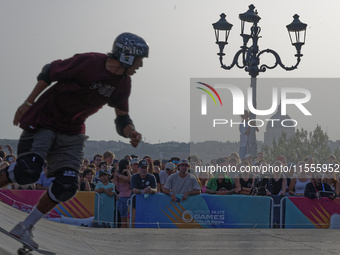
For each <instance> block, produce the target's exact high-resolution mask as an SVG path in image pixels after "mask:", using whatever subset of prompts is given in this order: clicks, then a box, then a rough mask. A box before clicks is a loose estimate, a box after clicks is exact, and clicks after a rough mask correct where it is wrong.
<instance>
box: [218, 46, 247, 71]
mask: <svg viewBox="0 0 340 255" xmlns="http://www.w3.org/2000/svg"><path fill="white" fill-rule="evenodd" d="M243 52H244V50H243V49H240V50H239V51H238V52H236V54H235V56H234V59H233V62H232V63H231V65H230V66H226V65H225V64H223V56H224V54H218V55H219V56H220V63H221V68H223V69H226V70H230V69H231V68H233V67H234V66H235V65H236V66H237V67H238V68H241V69H243V68H244V67H245V65H243V66H240V65H239V63H238V59H239V57H240V55H241V54H242V53H243ZM243 62H244V61H243Z"/></svg>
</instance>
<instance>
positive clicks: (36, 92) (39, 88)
mask: <svg viewBox="0 0 340 255" xmlns="http://www.w3.org/2000/svg"><path fill="white" fill-rule="evenodd" d="M47 87H48V84H47V83H46V82H45V81H43V80H40V81H38V83H37V84H36V85H35V87H34V89H33V90H32V92H31V94H29V96H28V97H27V99H26V101H25V102H24V103H23V104H22V105H21V106H19V108H18V110H17V111H16V113H15V116H14V120H13V124H14V125H15V126H17V125H18V124H19V123H20V120H21V118H22V116H24V114H25V113H26V112H27V111H28V109H29V108H30V107H31V105H30V104H33V103H34V101H35V99H36V98H37V97H38V96H39V95H40V93H41V92H43V91H44V90H45V89H46V88H47Z"/></svg>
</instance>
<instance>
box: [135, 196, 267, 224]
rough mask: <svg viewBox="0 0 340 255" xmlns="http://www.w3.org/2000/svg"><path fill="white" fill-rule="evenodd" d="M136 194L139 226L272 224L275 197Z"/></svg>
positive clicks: (136, 221)
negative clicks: (272, 208) (272, 203)
mask: <svg viewBox="0 0 340 255" xmlns="http://www.w3.org/2000/svg"><path fill="white" fill-rule="evenodd" d="M177 198H178V201H177V202H172V201H171V200H170V197H169V196H167V195H164V194H157V195H149V196H148V197H144V195H136V210H135V224H134V225H135V227H136V228H269V226H270V212H271V198H270V197H252V196H243V195H230V196H219V195H207V194H201V195H199V196H189V197H188V199H187V200H185V201H182V195H177Z"/></svg>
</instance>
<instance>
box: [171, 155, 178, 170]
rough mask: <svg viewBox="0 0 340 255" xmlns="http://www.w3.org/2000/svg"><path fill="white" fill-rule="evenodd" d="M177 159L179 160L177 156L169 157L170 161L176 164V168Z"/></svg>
mask: <svg viewBox="0 0 340 255" xmlns="http://www.w3.org/2000/svg"><path fill="white" fill-rule="evenodd" d="M179 160H180V158H179V157H172V158H171V159H170V162H172V163H174V164H175V166H176V168H177V166H178V163H179Z"/></svg>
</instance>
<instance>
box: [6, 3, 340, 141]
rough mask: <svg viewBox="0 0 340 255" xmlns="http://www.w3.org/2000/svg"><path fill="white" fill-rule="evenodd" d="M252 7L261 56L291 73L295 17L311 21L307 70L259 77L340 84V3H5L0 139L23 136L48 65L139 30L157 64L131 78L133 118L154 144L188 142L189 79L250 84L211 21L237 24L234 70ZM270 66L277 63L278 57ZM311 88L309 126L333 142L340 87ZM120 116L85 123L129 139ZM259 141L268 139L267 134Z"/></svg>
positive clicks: (93, 134) (92, 132)
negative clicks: (19, 118)
mask: <svg viewBox="0 0 340 255" xmlns="http://www.w3.org/2000/svg"><path fill="white" fill-rule="evenodd" d="M250 4H254V5H255V7H256V9H257V10H258V15H259V16H260V17H261V20H260V23H259V26H261V28H262V31H261V34H260V35H262V38H261V39H260V41H259V46H260V49H266V48H271V49H274V50H275V51H277V52H278V53H279V54H280V56H281V59H282V61H283V62H284V64H286V65H287V66H291V65H294V64H295V57H294V54H296V52H295V48H294V47H293V46H292V45H291V44H290V40H289V36H288V33H287V30H286V25H287V24H289V23H291V22H292V20H293V18H292V16H293V15H294V14H295V13H297V14H299V15H300V20H301V21H302V22H304V23H307V24H308V27H307V39H306V44H305V45H304V46H303V48H302V53H303V55H304V56H303V57H302V61H301V64H300V66H299V68H298V69H297V70H294V71H291V72H287V71H285V70H283V69H281V68H280V67H277V68H276V69H274V70H268V71H267V72H265V73H262V74H260V78H268V77H273V78H338V77H339V63H338V61H337V60H338V56H339V55H340V54H339V50H338V49H337V48H336V47H338V43H339V38H340V35H339V33H338V32H337V30H336V29H337V28H338V27H339V21H338V10H339V7H340V3H339V1H337V0H328V1H315V0H314V1H313V0H299V1H296V0H294V1H293V0H286V1H268V0H259V1H244V0H238V1H226V0H221V1H219V0H213V1H207V0H206V1H203V0H163V1H159V0H125V1H115V0H98V1H90V0H67V1H66V0H58V1H56V0H25V1H24V0H20V1H19V0H2V1H0V22H1V28H2V29H1V33H2V36H1V39H2V40H1V47H0V52H1V60H0V61H1V68H0V80H1V82H0V86H1V94H0V99H1V124H0V125H1V135H0V138H10V139H17V138H18V137H19V135H20V132H21V130H20V129H19V128H18V127H14V126H13V125H12V120H13V116H14V113H15V111H16V109H17V107H18V106H19V105H20V104H21V103H22V102H23V101H24V100H25V99H26V97H27V95H28V94H29V93H30V91H31V90H32V88H33V86H34V85H35V83H36V76H37V74H38V73H39V72H40V70H41V68H42V66H43V65H45V64H46V63H49V62H51V61H53V60H55V59H64V58H68V57H71V56H72V55H74V54H75V53H82V52H102V53H107V52H109V51H110V50H111V47H112V43H113V40H114V39H115V37H116V36H117V35H118V34H120V33H122V32H133V33H136V34H138V35H140V36H142V37H143V38H144V39H145V40H146V41H147V42H148V44H149V45H150V55H149V58H148V59H146V60H145V61H144V67H143V68H141V69H140V70H138V72H137V74H135V75H134V76H133V79H132V81H133V84H132V85H133V88H132V94H131V97H130V115H131V117H132V119H133V120H134V123H135V125H136V128H137V130H138V131H139V132H141V133H142V134H143V137H144V139H145V141H146V142H151V143H158V142H167V141H180V142H188V141H189V139H190V134H189V133H190V128H189V119H190V118H189V116H190V104H189V100H190V93H189V92H190V78H215V77H216V78H230V77H233V78H247V77H248V74H247V73H246V72H245V71H244V70H241V69H238V68H237V67H234V69H233V70H230V71H225V70H223V69H221V68H220V64H219V61H218V56H217V55H216V53H217V52H218V48H217V45H216V44H215V38H214V32H213V28H212V23H214V22H216V21H218V19H219V15H220V14H221V13H222V12H224V13H226V15H227V20H228V22H230V23H232V24H233V25H234V26H233V28H232V30H231V33H230V38H229V44H228V45H227V48H226V51H225V53H227V55H226V64H230V62H231V60H232V57H233V56H234V54H235V53H236V51H237V50H238V49H239V47H240V45H241V37H240V36H239V34H240V20H239V18H238V15H239V14H240V13H244V12H245V11H247V10H248V5H250ZM263 61H264V62H263V63H266V62H265V61H268V63H269V64H270V63H272V61H273V59H272V58H268V59H267V58H264V59H263ZM259 86H260V85H259ZM259 89H264V88H259ZM311 91H312V99H313V102H311V104H312V103H313V104H314V106H313V107H316V108H315V109H316V110H314V112H315V111H319V114H315V116H318V117H314V116H313V118H312V119H313V120H309V122H308V123H307V124H306V125H305V126H304V128H306V129H307V130H313V129H314V128H315V127H316V124H320V125H321V126H322V127H323V128H324V129H325V130H327V132H328V135H329V136H330V138H331V139H332V140H337V139H339V132H338V129H339V128H338V127H337V125H338V124H337V123H339V121H338V119H337V118H338V116H339V114H338V110H337V109H338V106H337V102H338V97H339V95H340V94H339V92H340V88H339V86H334V88H327V89H325V87H323V86H322V84H320V86H315V87H313V89H311ZM258 100H261V93H258ZM311 107H312V106H311ZM315 113H316V112H315ZM114 117H115V116H114V111H113V110H112V109H111V108H109V107H104V108H103V109H102V110H101V111H100V112H98V113H97V114H95V115H94V116H92V117H90V118H89V119H88V120H87V122H86V125H87V135H89V136H90V139H91V140H124V138H121V137H119V136H118V135H117V134H116V131H115V127H114V122H113V119H114ZM261 132H262V131H261ZM236 137H237V136H236ZM259 137H260V138H261V137H263V132H262V134H259ZM124 141H127V140H124Z"/></svg>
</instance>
